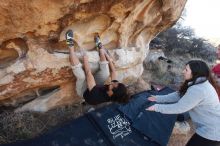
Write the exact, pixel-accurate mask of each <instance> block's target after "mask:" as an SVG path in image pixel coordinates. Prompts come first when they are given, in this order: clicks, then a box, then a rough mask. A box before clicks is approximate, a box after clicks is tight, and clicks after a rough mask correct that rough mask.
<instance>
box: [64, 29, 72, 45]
mask: <svg viewBox="0 0 220 146" xmlns="http://www.w3.org/2000/svg"><path fill="white" fill-rule="evenodd" d="M65 37H66V44H67V45H68V46H69V47H73V46H74V42H73V31H72V30H71V29H69V30H68V31H67V32H66V34H65Z"/></svg>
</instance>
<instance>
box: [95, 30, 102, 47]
mask: <svg viewBox="0 0 220 146" xmlns="http://www.w3.org/2000/svg"><path fill="white" fill-rule="evenodd" d="M94 41H95V45H96V48H97V49H101V48H102V43H101V41H100V37H99V35H98V34H97V35H95V37H94Z"/></svg>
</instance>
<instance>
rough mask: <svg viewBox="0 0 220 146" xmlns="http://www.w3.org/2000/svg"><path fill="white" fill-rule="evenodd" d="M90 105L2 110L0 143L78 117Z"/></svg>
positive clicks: (39, 132)
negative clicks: (42, 109) (18, 111)
mask: <svg viewBox="0 0 220 146" xmlns="http://www.w3.org/2000/svg"><path fill="white" fill-rule="evenodd" d="M91 107H92V106H89V105H71V106H64V107H60V108H56V109H53V110H51V111H48V112H46V113H31V112H22V113H14V112H13V111H3V112H2V113H1V114H0V129H1V131H0V144H1V143H10V142H13V141H16V140H23V139H27V138H32V137H35V136H37V135H39V134H42V133H44V132H46V131H48V130H49V129H52V128H53V127H54V126H57V125H59V124H62V123H64V122H66V121H68V120H70V119H75V118H77V117H79V116H80V115H82V114H84V113H85V112H86V111H87V110H88V109H89V108H91Z"/></svg>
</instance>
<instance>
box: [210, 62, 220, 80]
mask: <svg viewBox="0 0 220 146" xmlns="http://www.w3.org/2000/svg"><path fill="white" fill-rule="evenodd" d="M212 72H213V73H214V74H216V75H217V76H218V77H220V64H217V65H215V66H214V67H213V68H212Z"/></svg>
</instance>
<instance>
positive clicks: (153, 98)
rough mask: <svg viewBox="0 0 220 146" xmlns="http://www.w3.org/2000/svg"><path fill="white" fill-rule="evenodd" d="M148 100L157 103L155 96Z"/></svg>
mask: <svg viewBox="0 0 220 146" xmlns="http://www.w3.org/2000/svg"><path fill="white" fill-rule="evenodd" d="M147 100H149V101H156V97H155V96H150V97H148V98H147Z"/></svg>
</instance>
